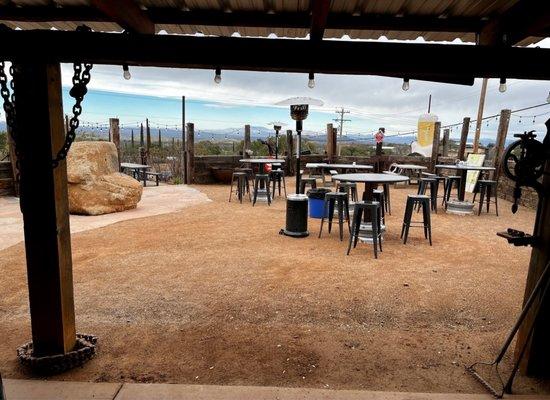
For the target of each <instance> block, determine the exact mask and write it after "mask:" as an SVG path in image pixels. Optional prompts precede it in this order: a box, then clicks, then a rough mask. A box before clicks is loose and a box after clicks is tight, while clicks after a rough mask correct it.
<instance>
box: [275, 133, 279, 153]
mask: <svg viewBox="0 0 550 400" xmlns="http://www.w3.org/2000/svg"><path fill="white" fill-rule="evenodd" d="M277 158H279V130H278V129H275V159H277Z"/></svg>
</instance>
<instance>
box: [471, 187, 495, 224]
mask: <svg viewBox="0 0 550 400" xmlns="http://www.w3.org/2000/svg"><path fill="white" fill-rule="evenodd" d="M477 185H478V191H479V209H478V211H477V215H481V210H482V208H483V202H484V201H485V202H486V203H487V213H488V212H489V205H490V204H491V196H493V199H494V200H493V203H495V212H496V215H497V217H498V195H497V188H498V182H497V181H493V180H489V179H479V180H478V181H477ZM476 195H477V192H475V193H474V203H475V201H476ZM485 198H486V199H485Z"/></svg>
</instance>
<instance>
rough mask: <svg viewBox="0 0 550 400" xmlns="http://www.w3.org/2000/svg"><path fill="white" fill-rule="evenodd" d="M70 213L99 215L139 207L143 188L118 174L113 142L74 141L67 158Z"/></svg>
mask: <svg viewBox="0 0 550 400" xmlns="http://www.w3.org/2000/svg"><path fill="white" fill-rule="evenodd" d="M67 181H68V184H69V185H68V186H69V212H70V213H71V214H84V215H100V214H108V213H113V212H118V211H124V210H129V209H132V208H136V206H137V203H138V202H139V201H140V200H141V194H142V192H143V187H142V186H141V183H140V182H138V181H137V180H135V179H134V178H132V177H130V176H128V175H125V174H122V173H120V172H119V171H118V156H117V149H116V147H115V145H114V143H111V142H75V143H73V145H72V146H71V150H70V151H69V154H68V156H67Z"/></svg>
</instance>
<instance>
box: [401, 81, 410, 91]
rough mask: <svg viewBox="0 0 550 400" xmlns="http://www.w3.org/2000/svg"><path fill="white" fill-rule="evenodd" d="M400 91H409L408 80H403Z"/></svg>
mask: <svg viewBox="0 0 550 400" xmlns="http://www.w3.org/2000/svg"><path fill="white" fill-rule="evenodd" d="M401 89H403V90H404V91H405V92H406V91H407V90H409V78H403V85H401Z"/></svg>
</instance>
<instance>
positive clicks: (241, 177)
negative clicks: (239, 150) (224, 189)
mask: <svg viewBox="0 0 550 400" xmlns="http://www.w3.org/2000/svg"><path fill="white" fill-rule="evenodd" d="M235 181H237V188H236V191H237V197H238V199H239V201H240V202H241V203H242V202H243V196H244V194H245V193H246V192H247V187H248V185H249V183H248V175H247V173H246V172H239V171H237V172H233V175H232V176H231V188H230V189H229V201H230V202H231V195H232V194H233V183H235ZM248 199H249V200H251V199H250V191H248Z"/></svg>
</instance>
